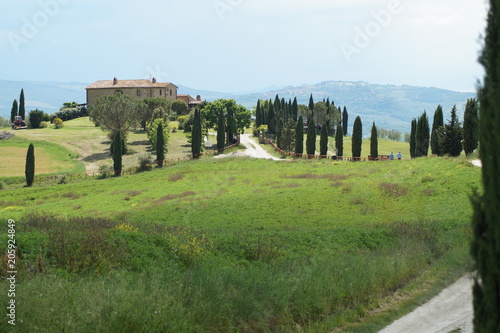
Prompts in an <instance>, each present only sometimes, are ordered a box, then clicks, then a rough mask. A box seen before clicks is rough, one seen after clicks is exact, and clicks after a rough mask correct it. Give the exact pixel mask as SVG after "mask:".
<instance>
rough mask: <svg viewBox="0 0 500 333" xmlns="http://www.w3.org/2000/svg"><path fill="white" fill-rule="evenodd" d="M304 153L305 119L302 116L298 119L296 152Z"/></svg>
mask: <svg viewBox="0 0 500 333" xmlns="http://www.w3.org/2000/svg"><path fill="white" fill-rule="evenodd" d="M303 153H304V119H303V118H302V116H300V117H299V120H297V127H295V154H303Z"/></svg>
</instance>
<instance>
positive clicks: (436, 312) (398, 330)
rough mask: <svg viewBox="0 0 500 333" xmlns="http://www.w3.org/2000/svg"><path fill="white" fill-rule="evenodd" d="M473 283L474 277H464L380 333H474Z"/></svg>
mask: <svg viewBox="0 0 500 333" xmlns="http://www.w3.org/2000/svg"><path fill="white" fill-rule="evenodd" d="M472 284H473V280H472V279H471V277H470V276H465V277H462V278H461V279H460V280H458V281H457V282H455V283H454V284H452V285H451V286H449V287H448V288H446V289H445V290H443V291H442V292H441V293H440V294H439V295H437V296H436V297H434V298H433V299H431V300H430V301H429V302H427V303H425V304H424V305H422V306H421V307H419V308H417V309H415V311H413V312H411V313H409V314H407V315H406V316H404V317H402V318H400V319H398V320H396V321H395V322H393V323H392V324H391V325H389V326H387V327H386V328H384V329H383V330H382V331H380V332H379V333H403V332H412V333H449V332H461V333H472V331H473V329H472V316H473V314H472Z"/></svg>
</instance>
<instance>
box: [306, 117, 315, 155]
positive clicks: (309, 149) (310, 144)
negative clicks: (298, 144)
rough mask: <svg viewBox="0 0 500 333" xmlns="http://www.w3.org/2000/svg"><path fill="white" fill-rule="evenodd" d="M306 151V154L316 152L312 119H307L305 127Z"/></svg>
mask: <svg viewBox="0 0 500 333" xmlns="http://www.w3.org/2000/svg"><path fill="white" fill-rule="evenodd" d="M306 153H307V155H314V154H315V153H316V124H315V123H314V119H311V120H309V125H308V127H307V138H306Z"/></svg>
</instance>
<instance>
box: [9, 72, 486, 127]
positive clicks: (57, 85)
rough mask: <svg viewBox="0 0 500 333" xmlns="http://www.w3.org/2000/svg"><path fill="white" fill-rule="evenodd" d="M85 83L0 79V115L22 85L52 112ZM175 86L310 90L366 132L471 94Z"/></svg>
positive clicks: (282, 92) (344, 85)
mask: <svg viewBox="0 0 500 333" xmlns="http://www.w3.org/2000/svg"><path fill="white" fill-rule="evenodd" d="M88 85H89V83H82V82H30V81H24V82H21V81H6V80H0V115H1V116H4V117H9V116H10V109H11V107H12V101H13V100H14V99H17V100H19V94H20V91H21V89H24V94H25V99H26V101H25V103H26V110H27V111H30V110H33V109H35V108H38V109H40V110H44V111H45V112H46V113H54V112H56V111H58V110H59V108H60V107H61V106H62V104H63V103H64V102H72V101H75V102H77V103H85V102H86V92H85V87H86V86H88ZM178 86H179V94H190V95H192V96H193V97H195V96H196V95H200V96H201V97H202V99H206V100H207V101H213V100H216V99H219V98H232V99H235V100H236V101H238V103H240V104H242V105H244V106H245V107H247V108H249V109H252V108H253V107H254V106H255V105H256V104H257V100H258V99H274V98H275V96H276V95H277V94H278V95H279V96H280V98H285V99H286V100H288V99H291V98H294V97H297V100H298V102H299V103H301V104H307V103H308V101H309V96H310V95H311V94H313V98H314V100H315V101H320V100H323V99H324V98H325V99H326V98H328V97H329V98H330V101H333V102H334V103H335V105H337V106H340V107H342V108H343V107H344V106H346V107H347V111H348V113H349V116H350V118H349V123H350V124H352V122H353V121H354V118H355V117H356V116H358V115H359V116H361V119H362V120H363V124H364V125H365V126H364V127H365V128H364V130H365V131H364V132H367V131H368V128H369V127H370V124H371V123H372V122H373V121H375V123H376V124H377V126H378V127H380V128H387V129H396V130H399V131H402V132H409V126H410V122H411V120H412V119H413V118H416V117H418V116H420V115H421V114H422V112H423V111H424V110H427V113H428V115H429V118H430V121H431V123H432V116H433V114H434V110H435V109H436V107H437V106H438V104H441V105H442V106H443V109H444V112H445V119H447V117H449V113H450V111H451V108H452V107H453V105H457V107H458V110H459V115H461V114H462V113H463V109H464V105H465V103H466V101H467V99H468V98H473V97H475V96H476V94H475V93H473V92H471V93H466V92H456V91H450V90H444V89H439V88H429V87H413V86H407V85H403V86H396V85H381V84H372V83H367V82H345V81H326V82H321V83H318V84H314V85H302V86H297V87H296V86H289V87H284V88H280V89H274V90H270V91H264V92H262V91H259V92H253V93H245V94H230V93H220V92H213V91H208V90H197V89H193V88H189V87H185V86H182V85H178Z"/></svg>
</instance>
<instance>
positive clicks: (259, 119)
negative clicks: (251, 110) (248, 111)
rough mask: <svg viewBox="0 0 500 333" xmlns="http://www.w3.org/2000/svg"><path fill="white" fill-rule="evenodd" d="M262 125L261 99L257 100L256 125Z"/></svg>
mask: <svg viewBox="0 0 500 333" xmlns="http://www.w3.org/2000/svg"><path fill="white" fill-rule="evenodd" d="M260 125H262V110H261V107H260V99H259V100H258V101H257V107H256V108H255V127H256V128H259V126H260Z"/></svg>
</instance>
